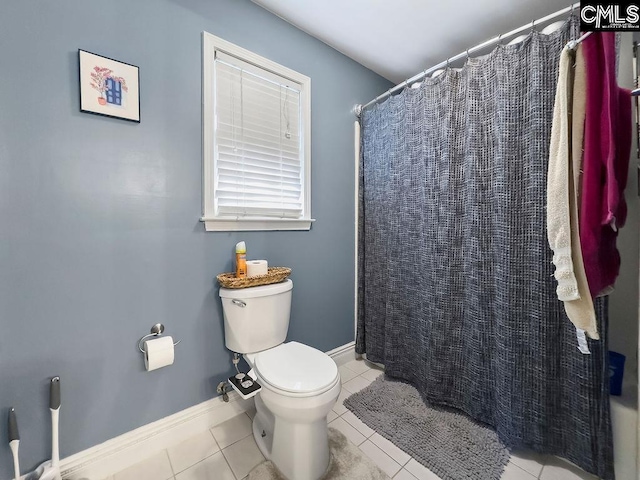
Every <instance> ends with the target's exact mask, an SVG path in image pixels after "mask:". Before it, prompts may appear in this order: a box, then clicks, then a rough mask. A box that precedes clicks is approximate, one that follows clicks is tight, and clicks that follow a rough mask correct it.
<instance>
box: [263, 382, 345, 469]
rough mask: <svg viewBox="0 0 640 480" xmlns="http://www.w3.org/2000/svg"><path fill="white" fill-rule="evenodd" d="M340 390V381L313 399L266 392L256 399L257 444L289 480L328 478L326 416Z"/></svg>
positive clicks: (328, 454)
mask: <svg viewBox="0 0 640 480" xmlns="http://www.w3.org/2000/svg"><path fill="white" fill-rule="evenodd" d="M340 388H341V385H340V380H339V378H338V381H337V383H336V384H335V385H334V386H333V387H332V388H331V389H330V390H328V391H327V392H324V393H323V394H320V395H319V396H317V397H314V398H307V399H295V398H290V397H286V396H282V395H278V394H276V393H275V392H272V391H270V390H269V389H265V388H263V389H262V390H261V392H260V393H259V394H258V395H256V396H255V397H254V398H255V401H256V416H255V417H254V419H253V425H252V430H253V436H254V439H255V441H256V444H257V445H258V448H259V449H260V451H261V452H262V454H263V455H264V456H265V458H267V459H268V460H271V462H272V463H273V465H274V466H275V467H276V468H277V469H278V470H279V471H280V473H281V474H282V475H283V476H284V477H285V478H287V479H288V480H318V479H319V478H321V477H322V476H323V475H324V474H325V472H326V470H327V468H328V466H329V459H330V458H329V456H330V453H329V437H328V431H327V417H326V415H327V413H329V411H330V410H331V407H332V406H333V405H334V404H335V401H336V399H337V397H338V394H339V393H340ZM300 400H303V402H302V403H300ZM310 402H311V403H310ZM271 406H273V408H275V409H276V412H278V413H279V415H274V413H273V411H272V410H271Z"/></svg>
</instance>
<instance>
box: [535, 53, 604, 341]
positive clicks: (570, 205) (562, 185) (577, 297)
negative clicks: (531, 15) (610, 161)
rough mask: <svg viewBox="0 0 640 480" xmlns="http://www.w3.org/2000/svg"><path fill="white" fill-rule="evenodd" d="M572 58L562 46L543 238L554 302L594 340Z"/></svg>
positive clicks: (579, 64) (579, 107)
mask: <svg viewBox="0 0 640 480" xmlns="http://www.w3.org/2000/svg"><path fill="white" fill-rule="evenodd" d="M572 60H573V59H572V54H571V53H570V52H569V50H568V49H567V48H565V49H564V50H563V51H562V54H561V57H560V78H559V80H558V87H557V90H556V102H555V107H554V112H553V115H554V117H553V128H552V133H551V146H550V147H551V148H550V153H551V154H550V157H549V177H548V178H547V234H548V238H549V245H551V248H552V249H553V251H554V257H553V261H554V264H555V265H556V273H555V277H556V279H557V280H558V288H557V290H556V291H557V293H558V298H559V299H560V300H563V301H564V307H565V311H566V312H567V317H569V320H571V322H572V323H573V324H574V325H575V326H576V328H577V329H579V330H584V331H585V332H586V334H587V335H588V336H589V337H590V338H592V339H595V340H597V339H599V338H600V337H599V336H598V328H597V322H596V314H595V309H594V307H593V300H592V298H591V294H590V293H589V284H588V283H587V276H586V273H585V270H584V262H583V259H582V248H581V247H580V234H579V232H580V229H579V224H578V198H579V195H580V184H581V181H580V172H581V169H582V141H583V137H584V118H585V105H586V70H585V63H584V56H583V54H582V47H581V46H578V49H577V51H576V52H575V72H573V75H572V72H571V69H572V68H573V67H572V66H571V63H572ZM569 121H571V124H570V123H569ZM570 145H571V148H569V146H570ZM552 173H553V175H552ZM561 212H562V213H561ZM563 297H564V298H563ZM579 337H580V334H579ZM586 352H588V350H586ZM586 352H584V351H583V353H586Z"/></svg>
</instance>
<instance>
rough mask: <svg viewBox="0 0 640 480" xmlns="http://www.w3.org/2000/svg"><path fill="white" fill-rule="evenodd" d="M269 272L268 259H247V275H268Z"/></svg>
mask: <svg viewBox="0 0 640 480" xmlns="http://www.w3.org/2000/svg"><path fill="white" fill-rule="evenodd" d="M267 273H269V264H268V263H267V261H266V260H247V277H255V276H257V275H266V274H267Z"/></svg>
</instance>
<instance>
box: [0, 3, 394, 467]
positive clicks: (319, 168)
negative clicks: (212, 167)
mask: <svg viewBox="0 0 640 480" xmlns="http://www.w3.org/2000/svg"><path fill="white" fill-rule="evenodd" d="M202 31H208V32H210V33H213V34H214V35H218V36H220V37H222V38H224V39H226V40H229V41H231V42H234V43H236V44H238V45H240V46H242V47H245V48H248V49H250V50H253V51H255V52H256V53H258V54H260V55H264V56H266V57H268V58H270V59H272V60H274V61H276V62H279V63H282V64H284V65H286V66H287V67H290V68H293V69H295V70H298V71H300V72H301V73H303V74H305V75H308V76H310V77H311V78H312V88H313V95H312V155H313V156H312V159H313V160H312V161H313V179H312V181H313V187H312V193H313V197H312V213H313V216H314V217H315V218H316V219H317V222H316V223H315V224H314V225H313V227H312V230H311V231H310V232H291V233H285V232H255V233H205V232H204V229H203V226H202V224H201V223H200V222H199V221H198V218H199V215H200V204H201V186H200V185H201V143H202V139H201V107H200V103H201V32H202ZM78 48H82V49H84V50H88V51H91V52H95V53H98V54H102V55H105V56H108V57H111V58H115V59H118V60H121V61H124V62H127V63H131V64H134V65H137V66H139V67H140V79H141V99H142V109H141V114H142V122H141V123H140V124H135V123H130V122H125V121H122V120H117V119H111V118H105V117H98V116H95V115H89V114H85V113H80V112H79V105H78V78H77V77H78V66H77V50H78ZM389 86H390V85H389V83H388V82H387V81H386V80H384V79H382V78H381V77H379V76H377V75H375V74H373V73H372V72H370V71H369V70H367V69H365V68H364V67H362V66H360V65H358V64H356V63H355V62H353V61H351V60H349V59H348V58H346V57H345V56H343V55H341V54H340V53H338V52H336V51H335V50H332V49H331V48H329V47H327V46H326V45H325V44H323V43H321V42H319V41H317V40H315V39H313V38H311V37H309V36H308V35H306V34H304V33H302V32H301V31H299V30H297V29H295V28H294V27H292V26H290V25H289V24H287V23H285V22H284V21H282V20H280V19H279V18H277V17H275V16H273V15H271V14H270V13H268V12H266V11H265V10H262V9H261V8H259V7H257V6H255V5H254V4H252V3H250V2H249V1H246V0H184V1H182V0H181V1H173V2H172V1H169V0H136V1H135V2H132V1H128V0H112V1H110V2H107V3H104V2H97V1H87V0H83V1H81V0H63V1H60V2H51V1H45V0H29V1H26V2H25V1H23V0H4V1H3V2H2V5H1V6H0V225H2V227H1V228H0V478H3V479H4V478H10V477H11V473H12V471H11V468H10V465H11V460H10V454H9V449H8V447H7V443H6V440H7V439H6V426H5V418H6V413H7V409H8V407H10V406H12V405H13V406H15V407H16V410H17V412H18V422H19V424H20V429H21V433H22V442H21V459H22V460H23V470H26V469H27V468H30V467H33V466H35V465H36V464H37V463H39V462H40V461H41V460H43V459H45V458H48V456H49V441H48V437H49V434H50V433H49V432H50V427H49V412H48V408H47V405H48V404H47V398H48V393H47V392H48V390H47V388H48V387H47V385H48V378H49V377H51V376H53V375H56V374H58V375H60V376H61V377H62V413H61V450H62V456H63V457H64V456H68V455H70V454H73V453H75V452H78V451H80V450H83V449H85V448H88V447H90V446H92V445H95V444H97V443H100V442H102V441H104V440H107V439H109V438H111V437H114V436H116V435H119V434H122V433H124V432H126V431H129V430H131V429H134V428H136V427H139V426H141V425H144V424H146V423H149V422H151V421H154V420H157V419H159V418H162V417H164V416H167V415H170V414H172V413H175V412H177V411H179V410H182V409H184V408H187V407H189V406H192V405H194V404H197V403H199V402H202V401H204V400H207V399H209V398H211V397H212V396H214V395H215V386H216V384H217V383H218V382H219V381H220V380H222V379H224V378H225V377H227V376H228V375H229V374H230V357H229V352H228V351H227V350H226V349H225V347H224V337H223V324H222V314H221V307H220V301H219V298H218V296H217V294H218V289H217V286H216V284H215V283H214V277H215V275H216V274H217V273H219V272H222V271H229V270H230V269H231V268H232V255H233V246H234V245H235V243H236V242H237V241H239V240H246V241H247V245H248V249H249V257H251V258H267V259H268V260H269V261H270V263H271V264H272V265H287V266H291V267H292V268H293V272H294V273H293V276H292V278H293V280H294V284H295V288H294V295H293V310H292V323H291V328H290V331H289V333H290V334H289V338H290V339H295V340H299V341H301V342H305V343H308V344H310V345H313V346H315V347H317V348H319V349H321V350H329V349H332V348H334V347H337V346H339V345H342V344H345V343H347V342H349V341H351V340H352V339H353V282H354V275H353V260H354V252H353V235H354V224H353V196H354V192H353V183H354V178H353V121H354V117H353V115H352V113H351V108H352V106H353V105H354V104H355V103H362V102H366V101H368V100H369V99H371V98H373V97H374V96H375V95H377V94H379V93H380V92H382V91H384V90H386V89H387V88H389ZM156 322H162V323H164V324H165V326H166V327H167V332H166V333H168V334H171V335H173V336H174V337H175V338H178V339H182V344H181V345H180V346H179V347H178V348H177V351H176V362H175V364H174V365H173V366H172V367H169V368H165V369H162V370H158V371H155V372H150V373H148V372H145V371H144V369H143V363H142V356H141V354H140V352H138V350H137V348H136V343H137V341H138V338H139V337H140V336H141V335H143V334H145V333H146V332H147V331H148V330H149V328H150V327H151V325H153V324H154V323H156Z"/></svg>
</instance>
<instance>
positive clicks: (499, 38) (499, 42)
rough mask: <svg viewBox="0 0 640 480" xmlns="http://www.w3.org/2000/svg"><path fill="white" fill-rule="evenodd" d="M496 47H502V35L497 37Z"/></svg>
mask: <svg viewBox="0 0 640 480" xmlns="http://www.w3.org/2000/svg"><path fill="white" fill-rule="evenodd" d="M498 45H502V33H501V34H500V35H498Z"/></svg>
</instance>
